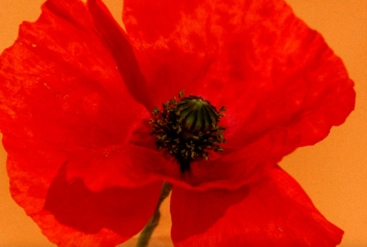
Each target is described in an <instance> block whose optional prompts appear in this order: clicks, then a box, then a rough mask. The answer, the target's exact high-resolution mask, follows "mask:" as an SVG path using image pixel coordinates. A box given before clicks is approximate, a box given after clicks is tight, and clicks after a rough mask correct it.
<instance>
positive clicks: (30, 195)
mask: <svg viewBox="0 0 367 247" xmlns="http://www.w3.org/2000/svg"><path fill="white" fill-rule="evenodd" d="M42 10H43V12H42V15H41V17H40V18H39V19H38V20H37V21H36V22H35V23H23V24H22V25H21V27H20V32H19V38H18V39H17V41H16V42H15V43H14V45H13V46H12V47H10V48H9V49H7V50H6V51H4V53H3V54H2V55H1V59H0V81H1V86H0V103H1V104H0V114H1V115H0V117H1V118H0V119H1V121H0V122H1V123H0V128H1V131H2V133H3V143H4V146H5V148H6V150H7V152H8V161H7V168H8V174H9V177H10V183H11V188H10V189H11V193H12V196H13V198H14V200H15V201H16V202H17V203H18V204H19V205H20V206H21V207H23V208H24V210H25V211H26V212H27V214H28V215H29V216H30V217H32V218H33V220H34V221H35V222H36V223H37V224H38V225H39V226H40V228H41V229H42V231H43V233H44V234H45V235H46V236H47V237H48V238H49V239H50V241H52V242H54V243H56V244H58V245H60V246H114V245H116V244H118V243H121V242H124V241H126V240H127V239H129V238H130V237H131V236H133V235H134V234H136V233H138V232H139V231H140V230H141V229H142V228H143V227H144V225H145V224H146V223H147V221H148V220H149V218H150V217H151V216H152V214H153V212H154V208H155V206H156V203H157V200H158V197H159V194H160V190H161V186H162V182H163V181H168V182H170V183H172V184H173V185H174V188H173V191H172V197H171V216H172V239H173V242H174V244H175V246H185V247H187V246H289V247H291V246H318V247H319V246H320V247H323V246H325V247H329V246H335V245H337V244H338V243H339V242H340V241H341V237H342V231H341V230H340V229H338V228H337V227H335V226H334V225H332V224H331V223H329V222H328V221H327V220H326V219H325V218H324V217H323V216H322V215H321V214H320V213H319V212H318V211H317V210H316V209H315V207H314V206H313V205H312V202H311V201H310V199H309V198H308V197H307V196H306V194H305V193H304V192H303V190H302V188H301V187H300V186H299V185H298V184H297V183H296V182H295V181H294V180H293V179H292V178H291V177H290V176H289V175H287V174H286V173H285V172H284V171H283V170H282V169H281V168H279V167H278V166H277V163H278V162H279V161H280V160H281V159H282V157H283V156H285V155H287V154H289V153H290V152H292V151H294V150H295V149H296V148H297V147H301V146H305V145H313V144H315V143H317V142H318V141H320V140H322V139H323V138H325V137H326V136H327V135H328V133H329V130H330V128H331V126H334V125H340V124H342V123H343V122H344V120H345V118H346V117H347V115H348V114H349V113H350V112H351V111H352V109H353V107H354V99H355V93H354V91H353V83H352V81H351V80H350V79H349V78H348V75H347V73H346V70H345V68H344V65H343V63H342V61H341V60H340V59H339V58H338V57H337V56H335V54H334V53H333V52H332V50H331V49H330V48H328V46H327V45H326V44H325V42H324V40H323V38H322V37H321V36H320V35H319V34H318V33H317V32H315V31H313V30H310V29H309V28H308V27H307V26H306V25H305V24H304V23H303V22H302V21H300V20H299V19H297V18H296V17H295V16H294V14H293V13H292V11H291V10H290V8H289V7H288V6H287V5H286V4H285V3H284V2H283V1H281V0H256V1H253V0H236V1H215V0H202V1H163V0H157V1H144V2H143V1H136V0H126V1H125V13H124V18H125V19H124V21H125V24H126V27H127V32H128V36H127V35H126V33H125V32H124V31H123V30H122V29H121V28H120V27H119V26H118V25H117V24H116V23H115V21H114V20H113V18H112V17H111V15H110V13H109V12H108V10H107V9H106V7H105V6H104V5H103V4H102V3H101V1H99V0H88V2H87V3H86V4H84V3H82V2H81V1H79V0H64V1H57V0H48V1H47V2H46V3H45V4H44V5H43V8H42ZM183 89H185V90H186V92H187V94H192V95H196V96H200V97H202V98H204V99H205V100H208V101H210V102H211V104H212V105H214V106H217V107H220V106H225V107H226V108H227V111H226V116H225V117H224V118H223V120H221V123H222V124H223V125H224V126H225V127H226V130H225V133H224V135H225V138H226V140H227V143H225V144H223V149H224V151H223V152H221V153H214V154H211V156H210V157H209V160H208V161H205V160H202V159H197V160H195V161H193V162H192V163H191V164H190V171H189V172H182V171H181V170H180V165H178V163H177V161H176V160H175V159H174V158H173V157H170V156H169V155H168V154H167V151H162V150H158V149H157V148H156V146H155V142H156V141H155V137H154V136H151V135H149V133H150V131H151V127H150V126H149V124H148V121H149V119H150V118H151V114H150V112H151V111H152V110H153V108H154V106H160V105H161V103H163V102H166V101H167V100H169V99H172V97H173V96H174V95H176V94H177V93H178V92H180V91H181V90H183Z"/></svg>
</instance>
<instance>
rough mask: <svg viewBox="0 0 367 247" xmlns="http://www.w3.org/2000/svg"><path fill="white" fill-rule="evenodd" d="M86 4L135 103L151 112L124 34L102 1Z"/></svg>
mask: <svg viewBox="0 0 367 247" xmlns="http://www.w3.org/2000/svg"><path fill="white" fill-rule="evenodd" d="M87 4H88V8H89V10H90V12H91V15H92V18H93V21H94V24H95V26H96V28H97V29H98V31H99V33H100V34H101V35H102V37H103V39H104V41H105V43H106V44H107V46H108V47H109V49H110V50H111V53H112V56H113V57H114V59H115V61H116V63H117V66H118V69H119V70H120V72H121V75H122V77H123V78H124V82H125V83H126V85H127V88H128V89H129V90H130V92H131V93H132V95H134V97H135V99H136V100H137V101H139V102H141V103H142V104H144V105H145V106H146V107H147V109H148V110H149V111H151V110H152V109H153V107H154V105H153V103H152V102H151V99H150V94H149V93H148V91H147V88H146V81H145V78H144V76H143V74H142V73H141V71H140V68H139V64H138V62H137V60H136V58H135V55H134V52H133V50H132V47H131V45H130V44H129V42H128V40H127V38H126V36H125V32H124V31H123V30H122V28H121V27H120V26H119V24H118V23H117V22H116V21H115V20H114V18H113V17H112V15H111V13H110V12H109V10H108V9H107V7H106V6H105V5H104V4H103V2H102V1H100V0H88V2H87Z"/></svg>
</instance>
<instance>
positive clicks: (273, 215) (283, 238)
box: [171, 168, 343, 247]
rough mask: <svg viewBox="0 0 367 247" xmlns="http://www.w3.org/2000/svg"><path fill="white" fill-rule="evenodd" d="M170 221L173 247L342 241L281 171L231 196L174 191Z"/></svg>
mask: <svg viewBox="0 0 367 247" xmlns="http://www.w3.org/2000/svg"><path fill="white" fill-rule="evenodd" d="M171 215H172V239H173V242H174V245H175V246H177V247H181V246H182V247H191V246H192V247H201V246H226V247H231V246H233V247H237V246H253V247H262V246H269V247H272V246H273V247H275V246H282V247H294V246H300V247H314V246H318V247H332V246H336V245H338V244H339V243H340V241H341V238H342V235H343V231H342V230H340V229H339V228H338V227H336V226H334V225H333V224H331V223H330V222H328V221H327V220H326V219H325V218H324V217H323V216H322V215H321V214H320V213H319V212H318V211H317V209H316V208H315V207H314V206H313V204H312V202H311V201H310V199H309V198H308V197H307V195H306V194H305V192H304V191H303V190H302V188H301V187H300V186H299V184H297V182H296V181H295V180H293V179H292V178H291V177H290V176H289V175H288V174H286V173H285V172H284V171H283V170H281V169H279V168H273V169H271V170H270V171H269V173H268V174H267V176H265V177H264V178H263V179H262V180H259V181H258V182H256V183H254V184H251V185H248V186H244V187H241V188H239V189H237V190H234V191H231V190H230V191H228V190H224V189H214V190H209V191H206V192H198V191H189V190H185V189H182V188H179V187H178V188H176V187H175V188H174V189H173V191H172V197H171Z"/></svg>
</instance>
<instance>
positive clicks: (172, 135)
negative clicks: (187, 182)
mask: <svg viewBox="0 0 367 247" xmlns="http://www.w3.org/2000/svg"><path fill="white" fill-rule="evenodd" d="M183 94H184V91H182V92H180V93H179V95H178V99H176V97H174V98H173V99H172V100H168V101H167V102H166V103H163V104H162V105H163V109H162V110H160V109H158V108H157V107H155V109H154V110H153V113H152V115H153V118H152V119H151V120H150V124H152V125H153V131H152V132H151V134H155V135H157V139H156V145H157V148H158V149H162V148H164V149H167V151H168V153H170V154H171V155H173V156H174V157H175V158H176V160H177V161H178V162H179V164H180V170H181V172H182V173H184V172H186V171H189V170H190V163H191V162H192V161H194V160H195V159H197V158H204V159H205V160H208V157H209V150H212V151H214V152H221V151H223V149H222V147H221V146H220V144H222V143H224V142H225V139H224V138H223V131H224V130H225V128H224V127H222V126H218V123H219V120H220V118H221V117H223V116H224V115H223V114H222V112H224V111H225V108H224V107H221V108H220V110H219V111H217V109H216V108H215V107H214V106H212V105H211V104H210V102H209V101H206V100H204V99H203V98H201V97H198V96H193V95H190V96H189V97H185V98H183Z"/></svg>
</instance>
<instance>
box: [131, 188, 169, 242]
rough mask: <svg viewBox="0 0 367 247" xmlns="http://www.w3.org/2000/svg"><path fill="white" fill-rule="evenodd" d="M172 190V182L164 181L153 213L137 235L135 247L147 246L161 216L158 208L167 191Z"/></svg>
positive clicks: (167, 193)
mask: <svg viewBox="0 0 367 247" xmlns="http://www.w3.org/2000/svg"><path fill="white" fill-rule="evenodd" d="M171 190H172V184H170V183H167V182H164V183H163V186H162V190H161V195H160V196H159V200H158V203H157V206H156V207H155V211H154V214H153V216H152V218H151V219H150V220H149V222H148V223H147V225H146V226H145V227H144V229H143V231H142V232H141V233H140V235H139V239H138V243H137V245H136V247H147V246H148V243H149V240H150V237H151V236H152V234H153V231H154V229H155V228H156V227H157V226H158V223H159V219H160V217H161V213H160V212H159V208H160V206H161V204H162V202H163V201H164V199H166V198H167V196H168V195H169V193H170V192H171Z"/></svg>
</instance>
